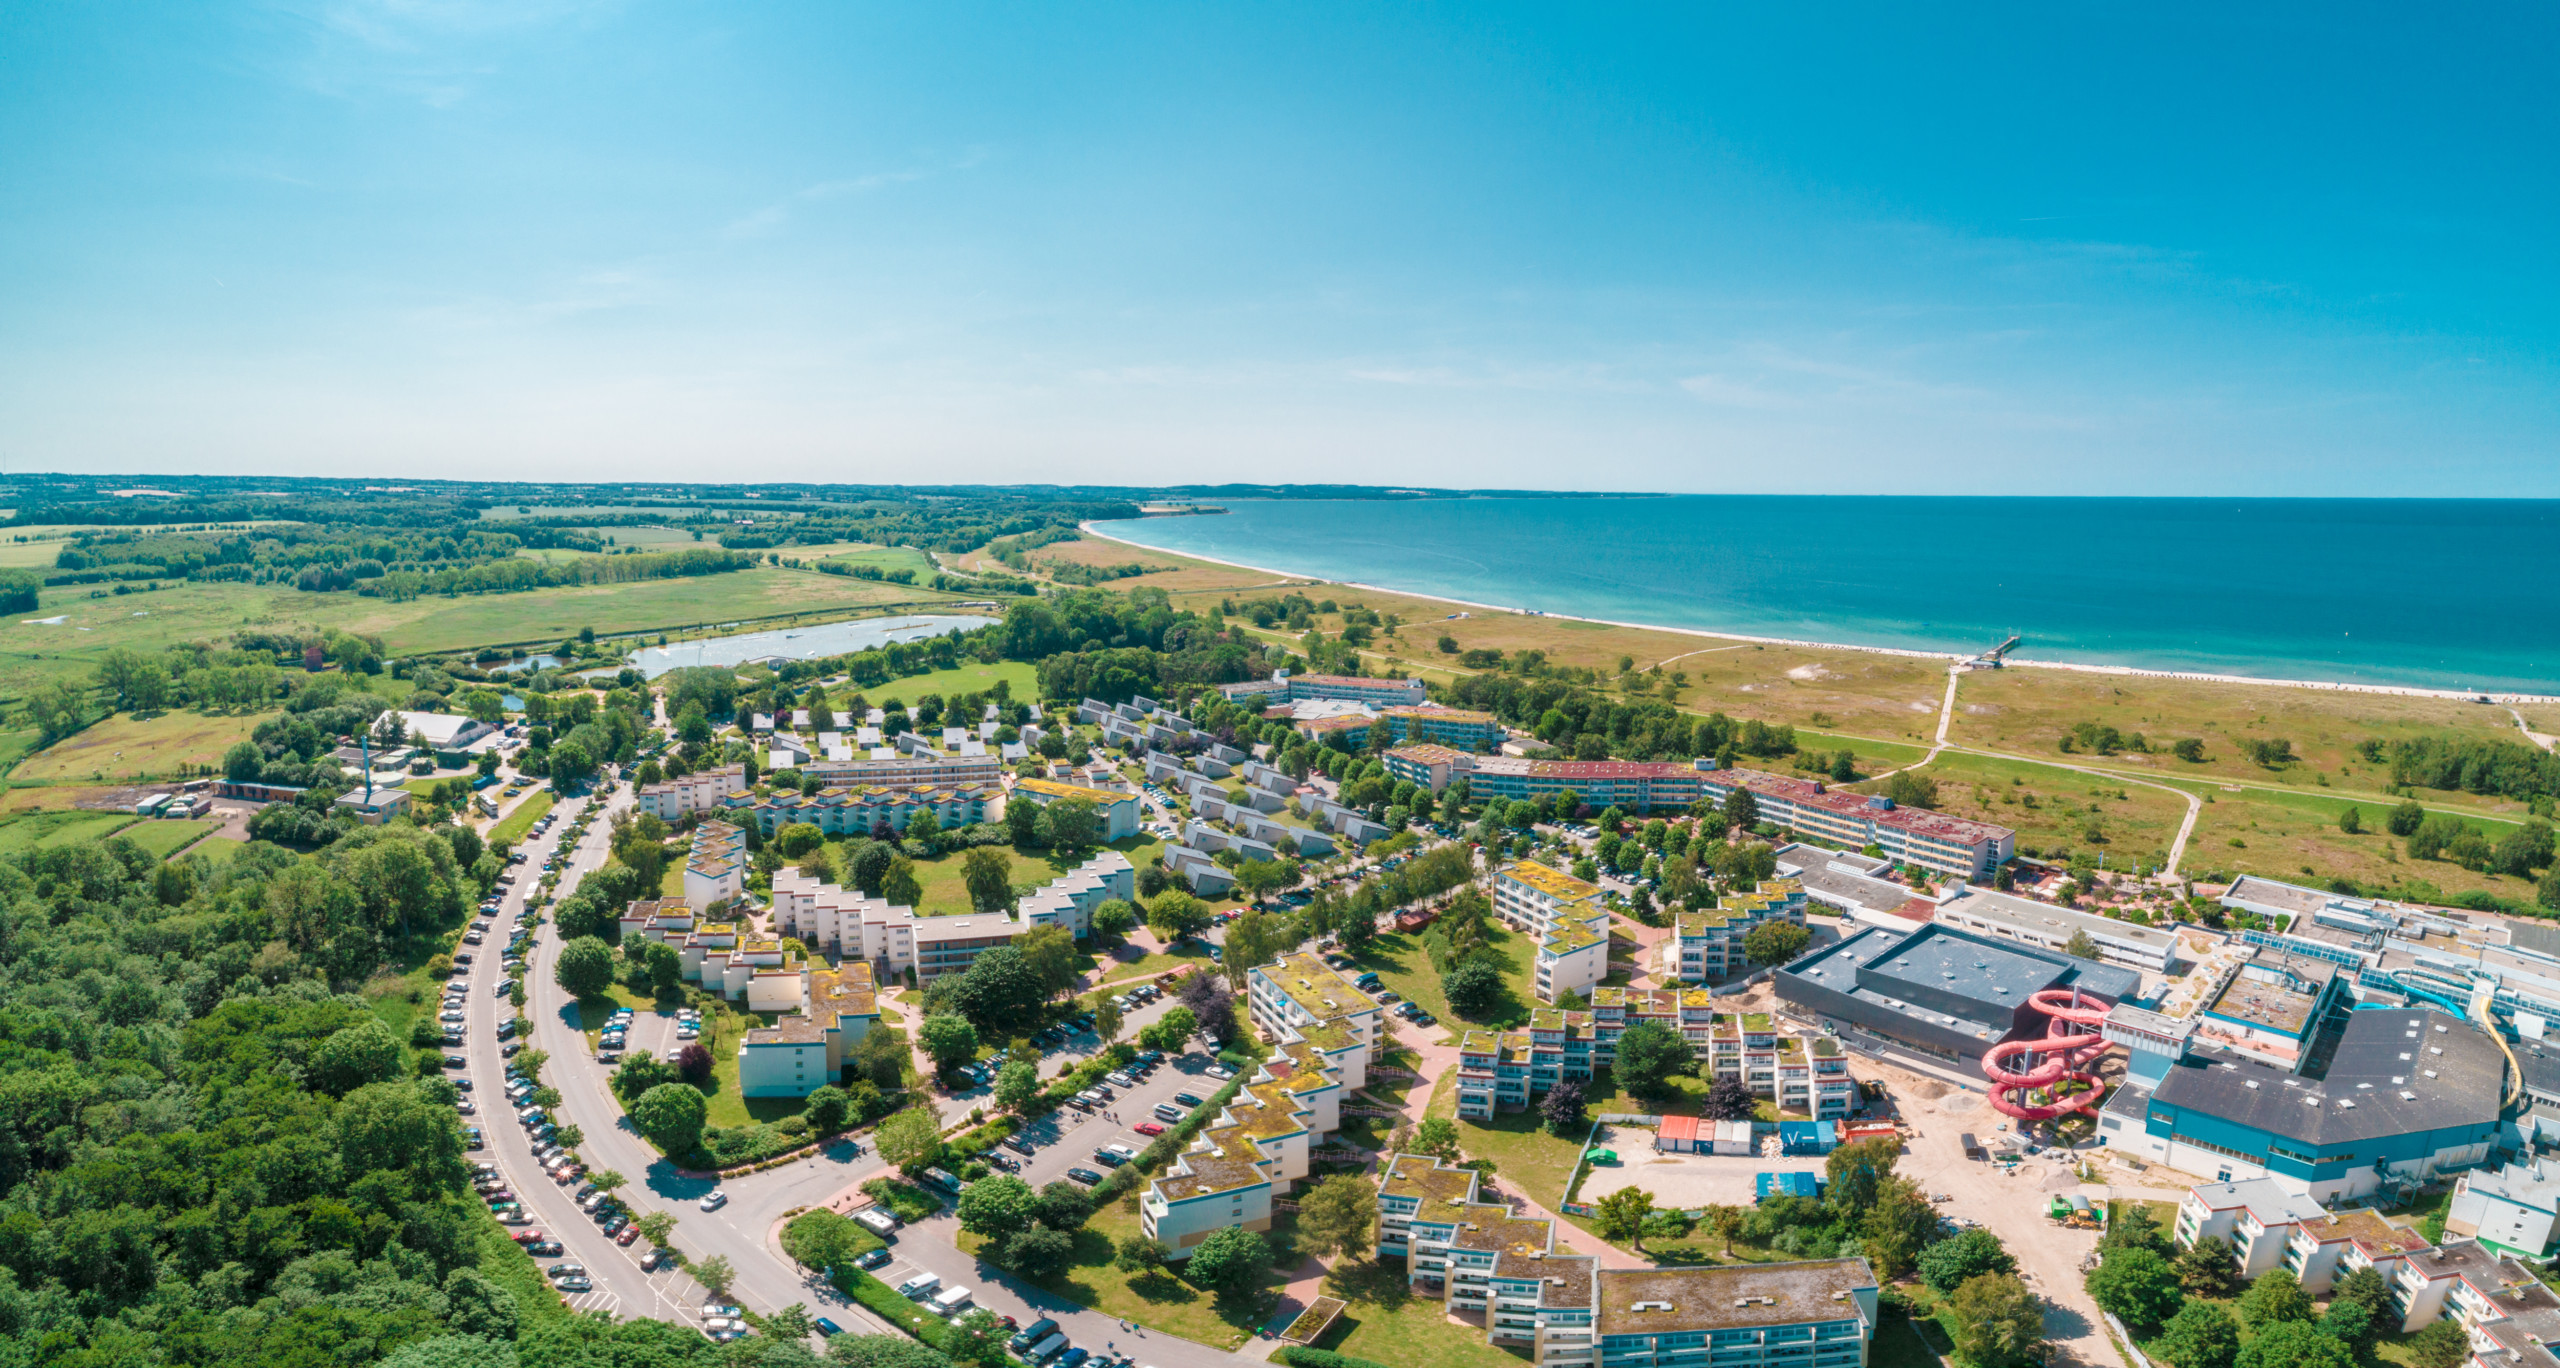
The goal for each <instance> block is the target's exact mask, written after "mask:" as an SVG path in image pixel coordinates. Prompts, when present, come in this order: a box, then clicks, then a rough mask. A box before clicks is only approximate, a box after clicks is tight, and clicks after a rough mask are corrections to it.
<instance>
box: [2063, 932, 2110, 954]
mask: <svg viewBox="0 0 2560 1368" xmlns="http://www.w3.org/2000/svg"><path fill="white" fill-rule="evenodd" d="M2062 953H2064V954H2066V955H2069V956H2071V957H2072V958H2074V959H2084V960H2094V959H2101V958H2104V957H2105V955H2106V952H2105V951H2103V950H2100V949H2099V948H2098V943H2097V942H2096V941H2095V940H2092V939H2090V936H2089V933H2088V932H2086V931H2074V932H2072V933H2071V939H2070V940H2069V941H2068V942H2066V943H2065V944H2064V945H2063V947H2062Z"/></svg>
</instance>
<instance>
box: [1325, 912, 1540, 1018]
mask: <svg viewBox="0 0 2560 1368" xmlns="http://www.w3.org/2000/svg"><path fill="white" fill-rule="evenodd" d="M1491 930H1492V935H1491V937H1490V938H1489V939H1488V940H1487V942H1486V943H1487V944H1488V945H1490V946H1491V947H1492V948H1493V949H1494V950H1495V951H1496V952H1497V953H1499V954H1500V955H1501V956H1502V957H1503V958H1504V959H1505V960H1508V961H1509V962H1510V967H1509V968H1508V969H1506V970H1505V971H1504V973H1503V980H1504V982H1505V983H1506V984H1508V985H1509V986H1510V988H1511V1002H1510V1003H1509V1004H1508V1005H1507V1006H1505V1007H1502V1008H1498V1009H1496V1010H1495V1011H1494V1012H1493V1013H1492V1014H1491V1015H1489V1016H1488V1017H1487V1018H1486V1019H1485V1020H1484V1021H1480V1022H1471V1021H1467V1020H1464V1019H1462V1018H1460V1017H1459V1016H1458V1014H1457V1013H1455V1012H1452V1011H1450V1010H1449V1000H1448V998H1446V997H1444V996H1442V995H1441V992H1440V971H1439V970H1437V969H1434V968H1432V967H1431V953H1430V952H1429V951H1427V950H1425V949H1424V948H1423V946H1422V937H1421V936H1419V935H1412V936H1408V935H1404V934H1402V933H1390V934H1387V935H1382V936H1379V937H1378V938H1377V939H1376V940H1373V941H1371V942H1369V948H1368V950H1367V951H1366V952H1364V953H1362V954H1361V955H1360V956H1359V957H1358V959H1357V960H1356V963H1357V964H1358V966H1359V968H1360V969H1372V970H1375V971H1377V975H1378V978H1379V980H1380V981H1381V982H1383V983H1385V984H1386V985H1387V987H1388V989H1390V990H1391V991H1394V992H1397V993H1401V994H1403V995H1404V996H1405V997H1407V998H1410V999H1411V1000H1413V1001H1415V1002H1419V1003H1421V1004H1422V1010H1424V1011H1426V1012H1429V1013H1431V1014H1432V1015H1433V1016H1436V1017H1438V1018H1440V1025H1439V1026H1438V1027H1436V1028H1433V1029H1439V1030H1446V1031H1448V1032H1450V1033H1452V1034H1455V1033H1458V1032H1462V1031H1464V1030H1466V1029H1467V1028H1468V1027H1469V1026H1491V1025H1498V1024H1507V1023H1511V1022H1526V1021H1527V1020H1528V1016H1529V1012H1530V1010H1531V1009H1532V1008H1533V1007H1535V1006H1536V1005H1537V1002H1536V994H1535V992H1534V991H1533V990H1532V989H1531V987H1530V975H1531V973H1532V972H1533V970H1532V967H1531V965H1532V961H1533V960H1534V958H1535V956H1536V954H1537V947H1536V946H1535V945H1533V944H1531V943H1530V940H1529V938H1528V937H1527V936H1525V935H1522V934H1520V933H1519V932H1517V931H1513V930H1510V929H1508V928H1506V927H1504V926H1502V925H1501V924H1500V923H1498V922H1497V923H1492V924H1491ZM1354 972H1355V974H1356V972H1357V971H1356V970H1355V971H1354Z"/></svg>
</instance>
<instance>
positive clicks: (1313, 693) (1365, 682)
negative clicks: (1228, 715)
mask: <svg viewBox="0 0 2560 1368" xmlns="http://www.w3.org/2000/svg"><path fill="white" fill-rule="evenodd" d="M1218 692H1219V693H1221V694H1223V695H1225V696H1226V698H1227V700H1228V701H1229V702H1234V701H1236V700H1239V699H1246V698H1257V699H1262V700H1265V701H1270V702H1288V703H1296V702H1300V701H1302V700H1306V699H1334V700H1339V701H1341V702H1345V703H1366V704H1368V705H1369V706H1370V707H1373V708H1394V707H1408V708H1409V707H1419V706H1421V705H1422V704H1424V703H1426V702H1429V701H1430V698H1431V691H1430V690H1429V689H1426V688H1424V687H1423V684H1422V681H1421V680H1420V679H1419V678H1415V679H1368V678H1363V677H1361V676H1358V675H1319V674H1310V675H1302V674H1291V673H1290V672H1289V671H1287V670H1274V671H1272V672H1271V677H1270V678H1269V679H1254V680H1247V681H1246V682H1244V683H1242V684H1221V685H1219V686H1218Z"/></svg>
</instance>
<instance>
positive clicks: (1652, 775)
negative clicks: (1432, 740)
mask: <svg viewBox="0 0 2560 1368" xmlns="http://www.w3.org/2000/svg"><path fill="white" fill-rule="evenodd" d="M1384 763H1385V765H1386V767H1387V772H1388V773H1389V774H1392V775H1394V776H1395V777H1396V778H1399V779H1409V780H1411V781H1413V782H1414V783H1416V784H1428V785H1430V786H1431V790H1432V792H1434V793H1438V792H1441V791H1442V790H1445V789H1447V788H1448V786H1449V785H1450V784H1452V783H1454V782H1456V781H1458V780H1460V779H1464V780H1466V781H1467V796H1468V798H1469V799H1470V800H1472V801H1476V802H1482V801H1483V800H1485V799H1487V798H1504V799H1512V800H1524V799H1535V798H1542V797H1543V798H1553V797H1555V796H1556V795H1558V794H1562V793H1566V792H1571V793H1573V794H1574V795H1576V797H1577V799H1578V800H1579V801H1580V802H1582V803H1586V804H1589V805H1590V806H1591V807H1593V808H1605V807H1619V808H1624V809H1626V810H1627V811H1629V812H1651V811H1653V810H1655V809H1656V808H1665V809H1668V808H1687V807H1689V806H1690V805H1691V804H1693V803H1696V802H1697V801H1698V799H1699V797H1700V795H1701V794H1703V793H1704V792H1705V787H1706V786H1705V776H1704V775H1702V774H1701V773H1700V771H1699V770H1698V768H1697V766H1696V765H1695V764H1691V763H1687V762H1681V761H1671V760H1531V759H1527V758H1525V757H1522V756H1517V755H1470V754H1468V753H1466V752H1465V751H1461V750H1458V749H1456V748H1454V747H1451V746H1445V745H1437V744H1428V743H1426V744H1423V745H1417V746H1401V747H1398V748H1397V749H1395V750H1391V751H1389V752H1387V754H1386V757H1385V760H1384Z"/></svg>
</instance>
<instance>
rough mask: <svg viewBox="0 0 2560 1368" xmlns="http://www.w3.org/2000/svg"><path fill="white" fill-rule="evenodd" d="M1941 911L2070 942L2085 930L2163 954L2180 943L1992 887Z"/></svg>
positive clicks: (2154, 930) (1948, 902)
mask: <svg viewBox="0 0 2560 1368" xmlns="http://www.w3.org/2000/svg"><path fill="white" fill-rule="evenodd" d="M1938 912H1939V914H1940V915H1942V916H1971V917H1978V918H1980V919H1982V920H1983V921H1986V922H1992V923H1995V924H1998V925H2001V926H2007V927H2011V928H2013V929H2015V930H2018V931H2021V932H2025V933H2027V934H2030V935H2037V936H2052V937H2055V938H2057V939H2061V940H2066V941H2067V940H2069V939H2071V933H2073V932H2075V931H2085V932H2087V933H2088V934H2089V938H2090V939H2091V940H2099V941H2105V940H2114V941H2122V942H2124V943H2125V944H2128V945H2138V946H2141V947H2142V948H2143V949H2145V950H2149V951H2155V952H2157V953H2160V954H2163V955H2166V954H2167V953H2169V951H2170V950H2171V949H2172V948H2174V946H2175V945H2176V943H2177V938H2176V937H2175V936H2172V935H2171V934H2170V933H2168V932H2167V931H2163V930H2160V929H2158V928H2155V927H2149V926H2136V925H2134V924H2133V923H2132V922H2125V921H2117V920H2115V919H2114V918H2112V917H2094V916H2091V915H2089V914H2088V913H2086V912H2075V911H2073V910H2072V909H2070V908H2068V907H2058V906H2056V905H2054V904H2052V903H2047V902H2037V901H2036V900H2034V899H2032V898H2021V897H2018V896H2016V895H2015V894H2010V893H2002V892H2000V891H1998V890H1996V889H1989V888H1972V887H1968V888H1966V889H1965V891H1963V892H1962V893H1959V894H1957V895H1955V896H1954V897H1952V898H1949V899H1947V900H1946V901H1945V902H1942V903H1940V904H1938Z"/></svg>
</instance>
